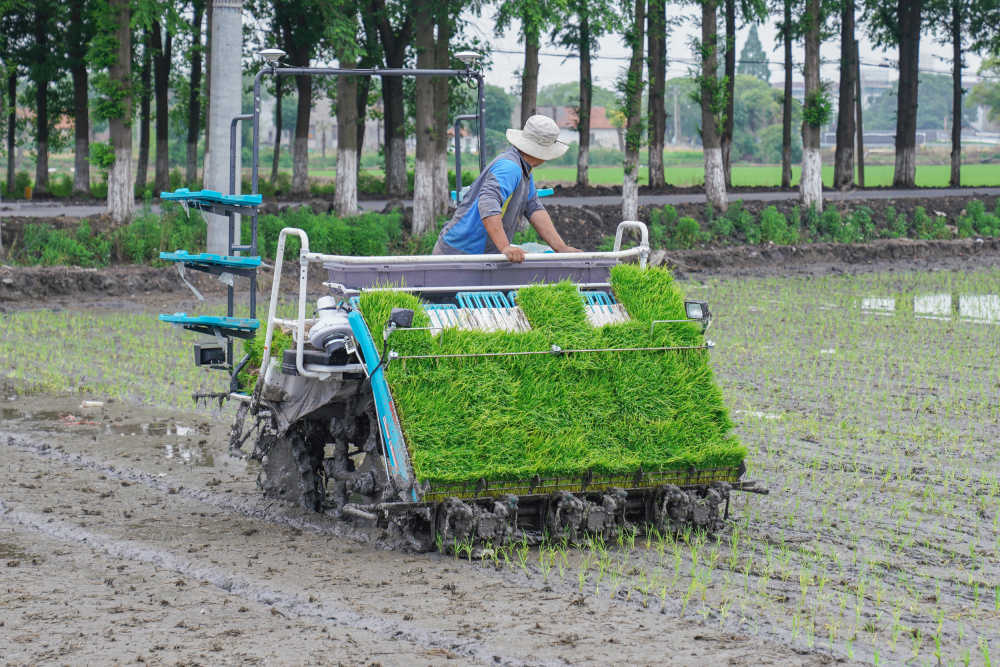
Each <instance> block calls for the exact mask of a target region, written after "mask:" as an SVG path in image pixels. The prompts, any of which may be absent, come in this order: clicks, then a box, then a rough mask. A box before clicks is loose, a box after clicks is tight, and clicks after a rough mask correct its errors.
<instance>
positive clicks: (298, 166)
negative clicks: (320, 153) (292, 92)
mask: <svg viewBox="0 0 1000 667" xmlns="http://www.w3.org/2000/svg"><path fill="white" fill-rule="evenodd" d="M308 64H309V63H308V58H307V59H306V62H305V63H301V64H299V63H296V66H298V67H307V66H308ZM338 78H340V79H343V78H349V77H338ZM295 87H296V88H297V89H298V93H299V99H298V108H297V112H296V114H295V143H294V144H293V145H292V193H294V194H299V195H306V194H309V116H310V113H311V111H312V77H309V76H297V77H295ZM337 159H338V160H339V159H340V155H339V154H338V155H337ZM338 169H339V167H338Z"/></svg>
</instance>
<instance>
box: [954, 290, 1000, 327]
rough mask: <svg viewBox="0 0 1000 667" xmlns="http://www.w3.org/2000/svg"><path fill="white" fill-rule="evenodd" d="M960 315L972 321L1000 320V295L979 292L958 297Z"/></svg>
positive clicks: (992, 322)
mask: <svg viewBox="0 0 1000 667" xmlns="http://www.w3.org/2000/svg"><path fill="white" fill-rule="evenodd" d="M958 316H959V317H960V318H962V319H964V320H967V321H970V322H986V323H990V324H995V323H997V322H1000V296H997V295H996V294H977V295H968V296H965V295H963V296H960V297H958Z"/></svg>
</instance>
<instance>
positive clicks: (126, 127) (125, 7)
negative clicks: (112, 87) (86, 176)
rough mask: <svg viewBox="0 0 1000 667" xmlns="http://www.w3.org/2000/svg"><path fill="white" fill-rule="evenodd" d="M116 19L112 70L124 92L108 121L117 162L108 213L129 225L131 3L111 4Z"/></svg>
mask: <svg viewBox="0 0 1000 667" xmlns="http://www.w3.org/2000/svg"><path fill="white" fill-rule="evenodd" d="M108 6H109V9H110V11H111V13H112V15H114V16H116V17H117V19H118V20H117V28H116V30H115V39H116V41H117V43H118V52H117V54H116V55H117V57H116V59H115V63H114V64H113V65H112V66H111V67H110V72H109V74H110V77H111V80H112V81H113V82H115V83H116V84H117V85H118V86H119V89H120V90H121V91H122V92H123V94H124V98H123V99H122V100H121V110H122V111H121V114H122V115H121V116H119V117H117V118H111V119H109V120H108V126H109V130H110V133H111V148H112V150H114V153H115V162H114V164H113V165H111V169H110V171H109V172H108V211H109V213H111V219H112V220H114V221H115V222H117V223H125V222H128V221H129V220H131V219H132V215H133V214H134V213H135V192H134V190H133V185H132V130H131V127H130V122H129V119H130V117H131V115H132V29H131V25H130V24H131V10H130V6H129V0H108Z"/></svg>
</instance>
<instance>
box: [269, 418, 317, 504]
mask: <svg viewBox="0 0 1000 667" xmlns="http://www.w3.org/2000/svg"><path fill="white" fill-rule="evenodd" d="M314 430H315V429H313V428H312V427H311V426H310V425H309V424H308V423H303V424H296V425H294V426H292V427H291V428H290V429H288V431H287V432H286V433H285V435H284V436H282V437H280V438H274V440H273V442H272V443H271V444H270V447H268V449H267V452H266V454H265V455H264V458H263V460H262V468H263V470H262V472H261V476H260V478H259V480H258V481H259V483H260V486H261V488H262V489H263V491H264V495H265V496H267V497H269V498H280V499H281V500H287V501H289V502H293V503H296V504H298V505H301V506H302V507H304V508H305V509H308V510H312V511H313V512H319V511H320V510H321V509H322V507H323V499H324V498H325V497H326V480H325V477H324V475H323V474H322V467H323V466H322V463H323V442H322V439H318V440H317V439H316V438H315V437H314ZM317 442H318V443H319V444H318V445H317V444H316V443H317Z"/></svg>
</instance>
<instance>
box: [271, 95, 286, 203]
mask: <svg viewBox="0 0 1000 667" xmlns="http://www.w3.org/2000/svg"><path fill="white" fill-rule="evenodd" d="M282 81H283V79H282V77H280V76H276V77H274V86H275V89H274V155H273V156H272V157H271V186H272V187H273V186H274V184H275V183H277V182H278V164H279V160H280V159H281V133H282V131H284V122H283V120H282V118H283V116H284V114H283V113H282V110H281V106H282V103H283V101H284V97H285V86H284V84H283V83H282Z"/></svg>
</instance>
